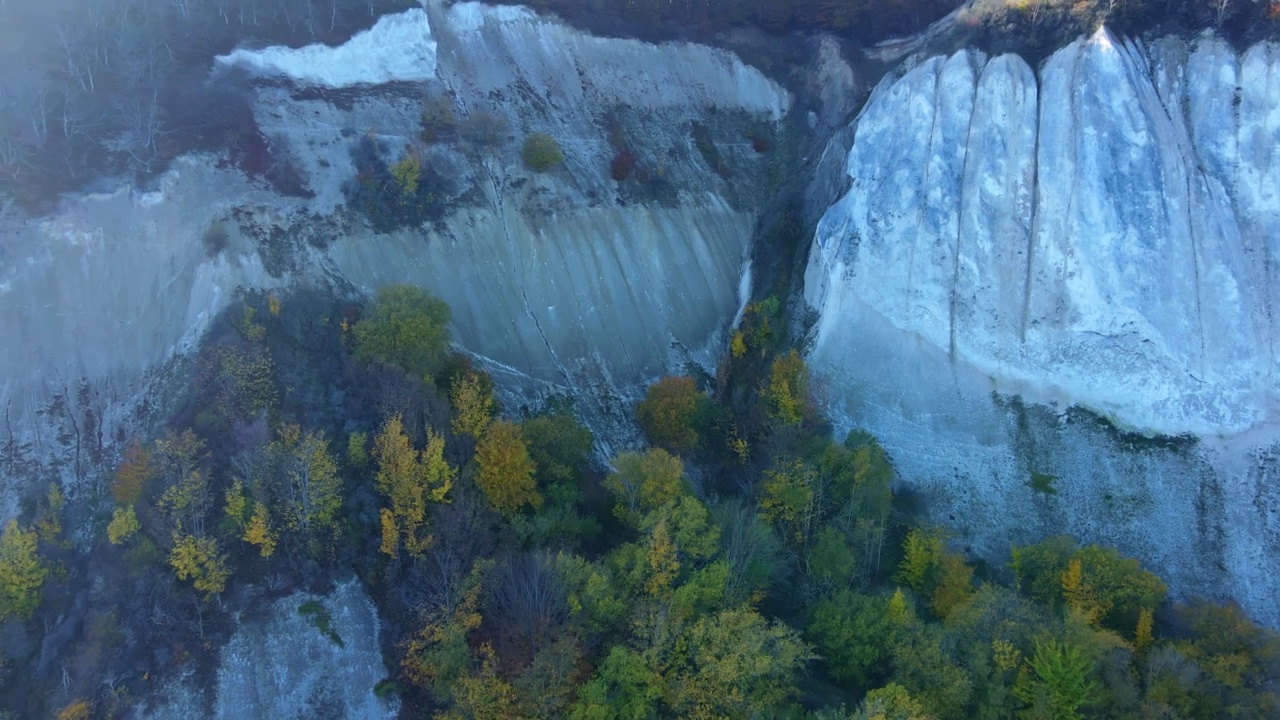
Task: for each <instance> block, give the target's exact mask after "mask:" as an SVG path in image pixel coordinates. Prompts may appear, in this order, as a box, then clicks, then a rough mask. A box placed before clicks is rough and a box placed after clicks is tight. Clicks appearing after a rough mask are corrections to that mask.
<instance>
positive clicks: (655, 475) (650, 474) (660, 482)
mask: <svg viewBox="0 0 1280 720" xmlns="http://www.w3.org/2000/svg"><path fill="white" fill-rule="evenodd" d="M613 465H614V468H615V469H614V471H613V472H612V473H609V476H608V477H607V478H605V481H604V486H605V487H606V488H608V489H609V490H610V491H611V492H612V493H613V494H614V496H615V497H616V498H617V500H618V504H617V505H616V506H614V514H615V515H617V516H618V518H619V519H620V520H622V521H624V522H626V523H627V524H629V525H631V526H632V527H638V526H639V525H640V522H641V520H642V519H643V518H644V516H645V515H647V514H648V513H650V512H652V511H654V510H656V509H658V508H660V507H662V506H663V505H666V504H667V503H669V502H671V501H672V500H674V499H675V498H676V497H677V496H678V495H679V493H680V483H681V481H682V480H683V478H684V463H682V462H681V461H680V458H678V457H676V456H674V455H671V454H670V453H668V452H667V451H666V450H662V449H659V448H654V449H652V450H649V451H647V452H644V453H622V454H621V455H619V456H618V457H617V458H615V459H614V461H613Z"/></svg>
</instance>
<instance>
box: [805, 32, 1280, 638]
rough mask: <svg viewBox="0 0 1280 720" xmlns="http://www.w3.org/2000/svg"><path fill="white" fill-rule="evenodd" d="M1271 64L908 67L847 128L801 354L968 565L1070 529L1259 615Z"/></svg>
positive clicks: (1093, 44)
mask: <svg viewBox="0 0 1280 720" xmlns="http://www.w3.org/2000/svg"><path fill="white" fill-rule="evenodd" d="M1278 64H1280V55H1278V54H1277V50H1276V48H1275V46H1273V45H1270V44H1262V45H1258V46H1255V47H1253V48H1252V49H1250V50H1248V51H1247V52H1246V53H1244V54H1243V55H1241V56H1237V55H1236V54H1235V53H1234V52H1232V51H1231V50H1230V48H1229V47H1228V46H1227V45H1226V44H1225V43H1224V42H1222V41H1220V40H1217V39H1213V38H1209V37H1207V36H1206V37H1202V38H1200V39H1198V40H1195V41H1192V42H1186V41H1181V40H1176V39H1166V40H1160V41H1157V42H1154V43H1152V44H1151V45H1144V44H1142V43H1138V42H1132V41H1121V40H1117V39H1116V38H1114V37H1112V36H1111V35H1110V34H1109V33H1108V32H1107V31H1106V30H1105V29H1103V30H1100V31H1099V32H1098V33H1096V34H1095V35H1094V36H1092V37H1090V38H1087V39H1081V40H1079V41H1077V42H1075V43H1073V44H1071V45H1070V46H1068V47H1066V48H1064V49H1062V50H1060V51H1058V52H1057V53H1055V54H1054V55H1053V56H1052V57H1050V58H1049V59H1048V60H1047V61H1046V62H1045V63H1044V65H1043V67H1042V68H1041V69H1040V72H1039V77H1038V79H1037V74H1036V73H1035V72H1033V71H1032V69H1031V68H1030V67H1028V66H1027V64H1026V63H1025V62H1023V61H1022V60H1021V59H1019V58H1017V57H1013V56H1002V57H997V58H994V59H988V58H986V57H984V56H982V55H981V54H980V53H976V52H971V51H962V52H959V53H957V54H955V55H952V56H950V57H947V58H942V57H936V58H932V59H928V60H925V61H922V62H920V63H918V64H917V65H916V66H915V67H913V68H911V69H910V70H909V71H907V72H906V73H905V74H904V75H902V76H901V77H900V78H890V79H886V80H885V81H884V82H883V83H882V85H881V86H880V87H879V88H877V90H876V91H875V92H874V93H873V96H872V98H871V100H870V101H869V102H868V103H867V105H866V107H865V108H864V110H863V111H862V113H861V115H860V116H859V118H858V119H857V121H856V123H855V126H856V132H855V139H854V144H853V147H852V149H851V151H850V152H849V154H848V162H847V166H846V167H847V171H848V174H849V176H850V179H851V183H852V185H851V189H850V190H849V192H848V193H847V194H846V195H845V196H844V197H843V198H841V199H840V200H839V201H837V202H836V203H835V204H834V205H833V206H832V207H831V208H830V209H829V210H828V211H827V213H826V214H825V216H824V217H823V218H822V220H821V222H820V223H819V226H818V229H817V233H816V238H815V241H814V245H813V249H812V253H811V256H810V262H809V266H808V269H807V272H806V282H805V286H806V289H805V292H806V297H807V299H808V301H809V303H810V304H811V305H812V306H813V307H815V308H816V309H817V310H818V311H819V313H820V319H819V321H818V324H817V327H816V328H815V331H814V332H815V337H814V344H813V349H812V360H813V363H814V365H815V366H816V367H817V368H818V369H819V371H820V372H823V373H824V374H827V375H828V376H829V377H830V378H831V384H832V386H833V387H835V388H838V391H837V392H836V393H835V394H836V395H837V398H836V400H835V402H834V409H835V410H836V413H837V415H838V417H839V419H840V421H841V424H843V425H844V426H846V427H847V426H851V425H855V424H856V425H861V426H865V427H867V428H868V429H869V430H871V431H872V432H874V433H876V434H879V435H881V436H883V438H884V440H885V442H886V445H887V446H888V447H890V449H891V450H893V451H894V455H895V461H896V463H897V464H898V466H899V469H900V470H901V471H902V472H903V474H904V476H905V477H906V478H907V479H908V480H909V481H911V482H913V483H914V484H916V485H917V486H919V487H922V488H925V489H926V492H927V493H928V495H929V497H930V500H931V501H932V502H931V507H932V508H933V512H934V513H935V515H936V516H937V517H938V518H939V519H940V520H942V521H944V522H948V523H949V524H951V525H953V526H954V527H957V528H958V529H959V530H960V533H961V536H962V538H963V540H964V541H965V542H966V543H968V544H970V546H971V547H973V548H974V549H975V550H977V551H978V552H982V553H986V554H994V555H999V554H1002V553H1004V552H1007V544H1008V542H1009V540H1010V539H1013V540H1019V539H1031V538H1034V537H1039V536H1042V535H1044V534H1046V533H1049V532H1055V531H1069V532H1073V533H1075V534H1077V535H1080V536H1083V537H1084V538H1085V539H1086V540H1090V541H1099V542H1111V543H1114V544H1116V545H1117V546H1119V547H1121V548H1123V549H1125V550H1127V551H1129V552H1132V553H1134V554H1136V555H1138V556H1139V557H1141V558H1142V559H1143V560H1144V561H1146V562H1147V563H1149V564H1150V565H1151V566H1152V567H1154V568H1156V569H1158V570H1160V571H1161V572H1164V573H1166V574H1168V575H1170V576H1171V578H1170V579H1171V581H1172V584H1173V585H1174V587H1175V590H1178V591H1179V592H1182V593H1184V594H1191V593H1208V594H1223V595H1229V596H1233V597H1235V598H1236V599H1239V600H1241V601H1242V602H1244V603H1245V604H1246V606H1248V607H1249V609H1250V611H1251V612H1253V613H1254V614H1255V615H1258V616H1259V617H1261V618H1263V619H1265V620H1266V621H1267V622H1270V623H1272V624H1275V623H1276V622H1277V620H1280V616H1277V615H1276V610H1275V607H1276V601H1277V600H1280V593H1278V591H1277V589H1276V587H1275V585H1274V583H1270V582H1267V581H1266V578H1267V577H1269V576H1271V574H1272V573H1274V572H1277V571H1280V567H1277V566H1276V557H1277V556H1276V554H1275V551H1276V550H1277V549H1278V548H1280V529H1278V528H1277V526H1276V522H1275V518H1274V517H1273V516H1274V508H1275V507H1276V504H1275V501H1276V500H1277V499H1280V498H1277V497H1276V494H1277V493H1276V491H1275V490H1274V489H1272V488H1271V487H1270V486H1269V485H1270V484H1269V483H1268V482H1267V481H1266V480H1265V478H1266V477H1267V475H1268V473H1269V472H1274V467H1273V466H1274V459H1273V458H1272V457H1271V456H1272V452H1271V450H1270V449H1269V448H1270V442H1271V438H1272V437H1273V436H1274V433H1273V432H1272V430H1271V428H1272V423H1274V421H1275V418H1274V413H1273V410H1274V408H1275V407H1276V399H1275V395H1274V389H1273V387H1274V382H1275V378H1276V361H1275V357H1274V352H1275V338H1276V334H1277V326H1276V319H1275V317H1274V310H1273V308H1274V306H1275V300H1276V298H1275V293H1276V288H1277V287H1280V284H1278V283H1277V280H1276V278H1275V277H1273V275H1274V274H1275V272H1276V268H1277V265H1276V253H1277V251H1278V250H1280V67H1278ZM1014 396H1020V397H1021V398H1022V399H1023V400H1026V401H1030V402H1032V403H1036V404H1033V405H1029V406H1027V405H1023V404H1022V400H1013V399H1010V398H1013V397H1014ZM1072 405H1075V406H1079V407H1082V408H1086V409H1088V410H1089V411H1091V413H1092V414H1091V413H1080V412H1078V411H1072V412H1070V413H1065V414H1063V412H1062V411H1063V410H1064V409H1065V408H1066V407H1068V406H1072ZM1052 408H1057V409H1056V410H1055V409H1052ZM1094 414H1096V416H1095V415H1094ZM1097 417H1101V418H1105V419H1106V420H1108V421H1110V424H1111V425H1113V426H1114V427H1111V426H1107V425H1104V424H1102V423H1100V422H1098V420H1097ZM1115 428H1120V430H1117V429H1115ZM1125 431H1136V432H1137V433H1151V434H1157V435H1168V436H1187V439H1186V440H1181V441H1177V442H1167V443H1166V442H1148V441H1145V440H1144V439H1143V438H1141V437H1140V436H1139V435H1136V434H1132V433H1130V432H1125ZM1031 471H1037V472H1043V473H1050V474H1053V475H1055V476H1058V477H1059V484H1058V493H1057V494H1056V495H1045V494H1043V493H1035V492H1034V491H1032V490H1031V489H1029V488H1028V487H1027V483H1026V479H1027V477H1028V476H1029V473H1030V472H1031ZM1268 558H1269V559H1268Z"/></svg>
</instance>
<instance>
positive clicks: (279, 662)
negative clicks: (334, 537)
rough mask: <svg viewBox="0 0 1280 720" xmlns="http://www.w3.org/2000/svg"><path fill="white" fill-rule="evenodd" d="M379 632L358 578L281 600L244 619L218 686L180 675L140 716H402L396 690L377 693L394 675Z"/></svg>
mask: <svg viewBox="0 0 1280 720" xmlns="http://www.w3.org/2000/svg"><path fill="white" fill-rule="evenodd" d="M317 618H322V619H321V620H317ZM378 632H379V623H378V615H377V611H376V609H375V608H374V606H373V602H372V601H370V600H369V597H368V596H367V595H365V593H364V590H363V589H362V588H361V587H360V584H359V582H357V581H355V580H350V581H347V582H344V583H341V584H339V585H338V586H337V587H336V588H334V590H333V592H331V593H330V594H329V595H327V596H324V597H314V596H309V595H303V594H300V595H293V596H290V597H287V598H284V599H282V600H278V601H276V602H275V603H273V604H272V605H271V606H270V607H268V608H267V609H266V610H265V611H264V612H263V614H262V617H257V618H253V619H245V620H243V621H241V622H239V623H238V625H237V627H236V630H235V632H234V633H233V634H232V636H231V639H230V640H228V641H227V644H226V645H225V646H224V647H223V648H222V649H221V650H220V653H221V654H220V657H219V661H218V669H217V680H216V682H215V683H214V687H213V688H212V690H205V689H204V688H202V687H200V686H199V684H198V683H196V682H195V681H194V679H193V678H191V677H179V678H175V679H173V680H171V681H170V682H169V683H168V684H167V685H166V686H165V687H163V688H161V689H160V690H159V691H158V692H156V693H155V694H154V696H152V697H150V698H148V699H147V700H146V701H145V702H144V703H143V705H142V707H140V708H139V709H138V716H139V717H141V718H156V719H157V720H159V719H160V718H166V719H168V718H173V719H174V720H188V719H189V720H195V719H196V718H216V720H268V719H271V720H276V719H279V720H286V719H289V718H299V719H301V718H316V717H335V718H351V719H352V720H383V719H389V718H393V717H396V715H397V705H398V704H399V703H398V701H397V700H396V699H395V698H394V696H392V697H390V698H388V699H385V700H384V699H381V698H379V697H377V695H376V694H375V693H374V687H375V686H376V685H377V684H378V683H379V682H380V681H382V680H384V679H386V678H387V677H388V672H387V668H386V665H385V664H384V663H383V661H382V651H381V650H380V648H379V647H378Z"/></svg>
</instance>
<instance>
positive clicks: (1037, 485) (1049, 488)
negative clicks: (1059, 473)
mask: <svg viewBox="0 0 1280 720" xmlns="http://www.w3.org/2000/svg"><path fill="white" fill-rule="evenodd" d="M1057 482H1058V478H1056V477H1054V476H1052V475H1049V474H1047V473H1042V472H1036V471H1035V470H1032V471H1031V481H1030V482H1028V483H1027V485H1029V486H1031V489H1032V490H1035V491H1036V492H1038V493H1044V494H1045V495H1057V494H1058V488H1057V486H1056V485H1055V483H1057Z"/></svg>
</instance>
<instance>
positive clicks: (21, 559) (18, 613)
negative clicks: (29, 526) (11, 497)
mask: <svg viewBox="0 0 1280 720" xmlns="http://www.w3.org/2000/svg"><path fill="white" fill-rule="evenodd" d="M37 544H38V539H37V537H36V533H35V532H34V531H32V530H23V529H22V528H21V527H19V525H18V521H17V520H10V521H9V522H8V523H7V524H6V525H5V526H4V533H3V535H0V623H2V622H4V621H5V620H8V619H9V618H11V617H14V618H18V619H21V620H26V619H28V618H30V617H31V615H32V614H34V613H35V611H36V608H37V607H39V606H40V588H41V587H42V586H43V585H44V581H45V579H46V578H47V577H48V576H49V568H48V567H46V566H45V564H44V562H43V561H41V559H40V556H39V555H38V554H37V553H36V546H37Z"/></svg>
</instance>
